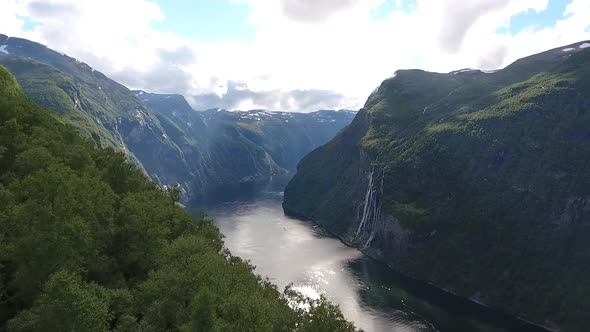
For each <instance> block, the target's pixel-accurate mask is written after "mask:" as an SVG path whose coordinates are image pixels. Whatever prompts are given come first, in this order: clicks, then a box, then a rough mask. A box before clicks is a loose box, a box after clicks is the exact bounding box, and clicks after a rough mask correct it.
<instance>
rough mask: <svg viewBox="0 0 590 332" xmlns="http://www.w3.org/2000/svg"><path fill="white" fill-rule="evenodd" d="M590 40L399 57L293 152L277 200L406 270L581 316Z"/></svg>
mask: <svg viewBox="0 0 590 332" xmlns="http://www.w3.org/2000/svg"><path fill="white" fill-rule="evenodd" d="M589 47H590V43H589V42H582V43H577V44H574V45H569V46H566V47H561V48H557V49H553V50H549V51H547V52H544V53H541V54H537V55H533V56H530V57H527V58H523V59H520V60H518V61H516V62H515V63H513V64H511V65H510V66H508V67H506V68H504V69H502V70H500V71H497V72H482V71H479V70H469V69H464V70H459V71H455V72H451V73H447V74H443V73H432V72H425V71H421V70H402V71H398V72H397V73H396V75H395V76H394V77H392V78H390V79H387V80H386V81H384V82H383V83H382V84H381V86H380V87H379V88H378V89H377V90H376V91H375V92H374V93H373V94H372V95H371V96H370V97H369V98H368V100H367V102H366V104H365V106H364V108H363V109H362V110H361V111H360V112H359V113H358V114H357V116H356V117H355V119H354V120H353V122H352V123H351V125H349V126H348V127H346V128H345V129H344V130H343V131H341V132H340V133H339V134H338V135H337V137H336V138H334V139H333V140H331V141H330V142H329V143H328V144H326V145H324V146H322V147H320V148H318V149H316V150H315V151H313V152H312V153H310V154H309V155H307V156H306V157H305V158H304V159H303V160H302V161H301V163H300V164H299V165H298V168H297V173H296V175H295V176H294V177H293V179H292V180H291V182H290V183H289V184H288V186H287V188H286V190H285V200H284V204H283V206H284V209H285V212H286V213H288V214H291V215H294V216H298V217H300V218H306V219H311V220H314V221H316V222H317V223H319V224H320V225H322V226H324V227H325V228H327V229H328V230H330V231H332V232H333V233H335V234H336V235H338V236H339V237H341V238H342V239H343V240H344V241H345V242H347V243H350V244H352V245H355V246H357V247H359V248H361V249H362V250H363V251H365V252H367V253H369V254H371V255H372V256H374V257H377V258H379V259H381V260H384V261H386V262H387V263H389V265H390V266H392V267H393V268H395V269H397V270H398V271H401V272H403V273H404V274H406V275H409V276H412V277H415V278H418V279H421V280H424V281H427V282H430V283H433V284H435V285H438V286H439V287H442V288H445V289H447V290H449V291H451V292H454V293H457V294H460V295H462V296H465V297H468V298H471V299H473V300H474V301H477V302H480V303H484V304H487V305H490V306H493V307H496V308H499V309H501V310H505V311H507V312H509V313H511V314H514V315H518V316H520V317H522V318H525V319H528V320H531V321H534V322H537V323H539V324H542V325H545V326H549V327H552V328H556V329H561V330H564V331H580V332H581V331H588V330H590V323H589V322H588V319H587V317H588V314H589V311H588V308H590V282H589V281H588V280H590V268H589V267H590V244H589V242H588V239H590V171H589V168H588V167H590V129H589V128H590V48H589Z"/></svg>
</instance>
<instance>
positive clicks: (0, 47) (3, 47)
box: [0, 45, 9, 54]
mask: <svg viewBox="0 0 590 332" xmlns="http://www.w3.org/2000/svg"><path fill="white" fill-rule="evenodd" d="M7 46H8V45H2V46H0V53H4V54H9V53H8V51H7V50H6V47H7Z"/></svg>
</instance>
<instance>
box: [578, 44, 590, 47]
mask: <svg viewBox="0 0 590 332" xmlns="http://www.w3.org/2000/svg"><path fill="white" fill-rule="evenodd" d="M579 47H580V48H588V47H590V43H584V44H582V45H580V46H579Z"/></svg>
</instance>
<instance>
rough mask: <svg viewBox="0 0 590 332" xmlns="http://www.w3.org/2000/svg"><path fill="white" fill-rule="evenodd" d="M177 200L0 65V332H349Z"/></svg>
mask: <svg viewBox="0 0 590 332" xmlns="http://www.w3.org/2000/svg"><path fill="white" fill-rule="evenodd" d="M178 198H179V195H178V192H177V191H176V189H162V188H160V187H158V186H156V185H155V184H154V183H152V182H151V181H149V179H148V178H147V177H146V176H145V175H144V174H143V173H142V172H141V171H140V170H138V169H137V167H136V166H134V165H133V164H130V163H129V162H127V160H126V158H125V156H124V155H122V154H120V153H118V152H115V151H114V150H113V149H110V148H107V149H105V150H98V149H96V148H95V146H94V144H93V143H92V142H91V141H89V140H86V139H83V138H81V137H79V136H78V134H77V133H76V131H75V130H74V129H73V128H71V127H69V126H68V125H65V124H64V123H63V121H62V120H60V118H59V117H58V116H57V115H55V114H54V113H51V112H49V111H47V110H45V109H43V108H41V107H39V106H37V105H35V104H33V103H32V102H31V101H30V100H29V99H28V98H27V97H26V96H25V95H24V94H23V93H22V91H21V90H20V88H19V87H18V84H17V83H16V81H15V79H14V77H13V76H12V75H11V74H10V73H9V72H8V71H7V70H6V69H5V68H4V67H2V66H0V331H4V330H8V331H107V330H113V331H354V330H355V328H354V326H353V325H352V324H351V323H349V322H347V321H345V320H344V318H343V317H342V314H341V313H340V311H339V310H338V308H337V307H336V306H334V305H332V304H330V303H328V302H327V301H326V300H325V299H323V298H322V299H320V300H318V301H311V300H309V299H306V298H304V297H302V296H299V295H297V294H295V293H294V292H292V291H290V290H286V291H285V292H284V293H281V292H279V291H278V290H277V289H276V287H275V286H274V285H272V284H271V283H270V282H269V281H268V280H265V279H262V278H261V277H260V276H257V275H255V274H254V273H253V267H252V266H251V265H250V264H248V263H247V262H245V261H243V260H241V259H240V258H238V257H235V256H232V255H231V254H230V253H229V252H228V251H227V250H226V249H225V248H224V246H223V241H222V235H221V234H220V233H219V230H218V229H217V228H216V227H215V226H214V225H213V224H212V223H211V221H210V220H207V219H206V218H205V217H204V216H199V217H192V216H191V215H189V214H188V213H187V212H186V211H184V210H183V209H182V208H180V207H179V206H178V205H177V201H178ZM296 302H301V303H300V305H299V306H297V305H294V304H295V303H296ZM310 304H311V309H310V310H303V309H300V308H303V307H306V305H308V306H309V305H310Z"/></svg>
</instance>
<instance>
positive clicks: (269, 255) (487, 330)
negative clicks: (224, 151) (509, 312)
mask: <svg viewBox="0 0 590 332" xmlns="http://www.w3.org/2000/svg"><path fill="white" fill-rule="evenodd" d="M283 187H284V181H277V182H274V183H271V184H268V185H266V186H262V187H256V188H248V190H246V191H244V190H243V188H241V189H237V188H233V189H232V190H231V192H232V193H233V194H234V195H233V197H229V195H228V196H227V197H226V200H225V201H224V202H219V201H218V202H217V203H211V204H209V205H208V206H204V207H203V206H201V207H199V208H195V209H198V210H201V209H204V210H206V211H207V214H208V215H209V216H210V217H212V218H214V220H215V222H216V224H217V226H218V227H219V229H220V230H221V232H222V233H223V234H224V236H225V244H226V246H227V247H228V248H229V250H230V251H231V252H232V254H234V255H237V256H240V257H242V258H244V259H247V260H250V262H251V263H252V264H253V265H254V266H256V272H257V273H258V274H260V275H262V276H266V277H268V278H269V279H270V280H271V281H272V282H273V283H274V284H276V285H278V287H279V289H281V290H282V289H283V288H284V287H285V286H287V285H288V284H290V283H292V284H293V287H294V288H295V289H297V290H299V291H300V292H302V293H304V294H306V295H308V296H310V297H318V296H319V295H320V294H324V295H325V296H326V297H327V298H328V299H329V300H331V301H332V302H333V303H336V304H338V305H339V306H340V309H341V310H342V313H343V314H344V316H345V318H346V319H348V320H351V321H353V322H354V323H355V324H356V326H357V327H360V328H362V329H363V330H365V331H367V332H370V331H399V332H414V331H416V332H430V331H441V332H451V331H452V332H455V331H481V332H512V331H514V332H516V331H518V332H523V331H544V330H543V329H540V328H537V327H535V326H532V325H528V324H525V323H523V322H521V321H519V320H516V319H514V318H512V317H509V316H506V315H502V314H500V313H497V312H495V311H492V310H489V309H486V308H484V307H482V306H478V305H475V304H474V303H471V302H470V301H466V300H463V299H461V298H459V297H455V296H452V295H450V294H448V293H446V292H443V291H440V290H438V289H436V288H434V287H431V286H429V285H427V284H425V283H422V282H419V281H414V280H411V279H409V278H406V277H404V276H401V275H399V274H397V273H396V272H395V271H393V270H392V269H390V268H389V267H387V266H385V265H384V264H381V263H379V262H377V261H375V260H373V259H371V258H369V257H367V256H365V255H364V254H362V253H361V252H359V251H358V250H357V249H355V248H351V247H348V246H346V245H344V244H343V243H342V242H340V241H339V240H338V239H335V238H333V237H331V236H330V235H329V234H326V233H325V232H324V231H322V229H321V228H320V227H318V226H317V225H314V224H313V223H311V222H306V221H300V220H297V219H293V218H290V217H287V216H285V215H284V213H283V210H282V207H281V203H282V198H283V193H282V188H283ZM236 192H240V194H238V195H235V193H236ZM217 198H218V199H220V197H217ZM221 200H222V201H223V199H221Z"/></svg>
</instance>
